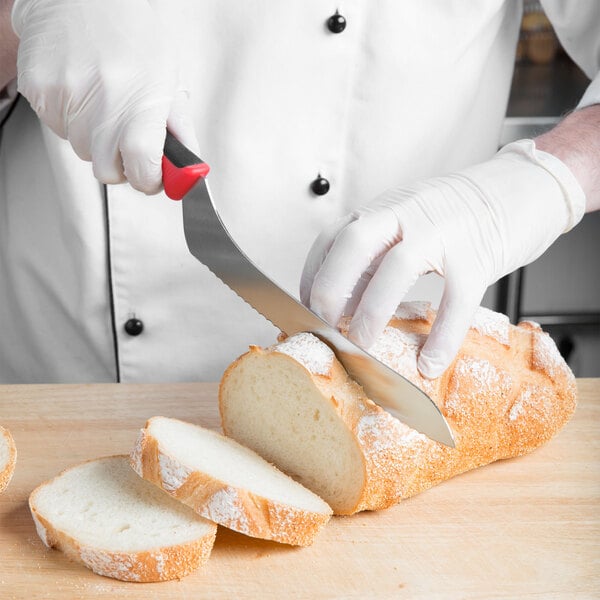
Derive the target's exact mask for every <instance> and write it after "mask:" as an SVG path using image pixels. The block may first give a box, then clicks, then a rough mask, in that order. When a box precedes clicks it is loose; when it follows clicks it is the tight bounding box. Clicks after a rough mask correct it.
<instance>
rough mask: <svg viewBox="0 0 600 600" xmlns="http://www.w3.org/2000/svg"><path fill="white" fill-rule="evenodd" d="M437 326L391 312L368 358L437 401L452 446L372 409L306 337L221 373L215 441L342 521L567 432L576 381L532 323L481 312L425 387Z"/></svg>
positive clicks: (428, 314) (249, 356)
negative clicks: (288, 481)
mask: <svg viewBox="0 0 600 600" xmlns="http://www.w3.org/2000/svg"><path fill="white" fill-rule="evenodd" d="M434 318H435V311H433V310H432V309H431V308H430V306H429V304H428V303H424V302H415V303H405V304H402V305H400V307H399V308H398V310H397V312H396V315H395V316H394V318H393V319H392V320H391V321H390V323H389V325H388V327H387V328H386V330H385V331H384V333H383V335H382V336H381V337H380V338H379V339H378V340H377V341H376V343H375V344H374V346H373V347H372V348H371V352H372V354H374V355H375V356H376V357H377V358H379V359H380V360H381V361H383V362H384V363H386V364H387V365H388V366H389V367H391V368H392V369H394V370H396V371H397V372H399V373H401V374H402V375H404V376H405V377H407V378H408V379H410V380H411V381H412V382H413V383H415V384H416V385H417V386H419V387H420V388H421V389H423V390H424V391H425V392H426V393H427V394H428V395H429V396H430V397H431V398H432V399H433V400H434V402H435V403H436V404H437V406H438V407H439V408H440V410H441V411H442V413H443V414H444V416H445V417H446V419H447V420H448V422H449V424H450V426H451V428H452V430H453V432H454V435H455V440H456V447H455V448H449V447H447V446H444V445H443V444H440V443H438V442H434V441H432V440H430V439H429V438H427V437H426V436H424V435H422V434H420V433H418V432H417V431H415V430H413V429H411V428H409V427H408V426H406V425H405V424H403V423H401V422H400V421H398V420H397V419H395V418H394V417H392V416H391V415H390V414H389V413H387V412H385V411H384V410H383V409H381V408H380V407H378V406H376V405H375V404H374V403H373V402H371V400H369V398H367V397H366V396H365V394H364V392H363V390H362V388H361V387H360V386H359V385H358V384H357V383H355V382H354V381H353V380H352V379H350V377H349V376H348V375H347V373H346V372H345V371H344V369H343V368H342V366H341V364H340V363H339V362H338V361H337V359H336V358H335V356H334V354H333V352H332V351H331V350H330V349H329V348H328V346H326V345H325V344H323V343H322V342H321V341H319V340H318V339H317V338H316V337H314V336H312V335H311V334H308V333H304V334H298V335H295V336H293V337H290V338H288V339H287V340H285V341H283V342H282V343H279V344H276V345H274V346H272V347H269V348H266V349H262V348H259V347H251V348H250V351H249V352H248V353H246V354H244V355H243V356H241V357H240V358H238V359H237V360H236V361H235V362H234V363H233V364H231V365H230V366H229V368H228V369H227V370H226V372H225V374H224V376H223V378H222V381H221V385H220V391H219V405H220V411H221V418H222V425H223V431H224V432H225V434H226V435H228V436H230V437H232V438H234V439H236V440H237V441H239V442H240V443H241V444H244V445H246V446H248V447H250V448H252V449H253V450H255V451H256V452H257V453H258V454H260V455H261V456H263V457H264V458H265V459H267V460H268V461H270V462H272V463H273V464H275V465H277V466H278V467H279V468H280V469H281V470H282V471H284V472H286V473H287V474H288V475H290V476H291V477H294V478H295V479H297V480H298V481H299V482H301V483H302V484H303V485H305V486H306V487H308V488H309V489H311V490H312V491H314V492H315V493H316V494H318V495H319V496H321V497H322V498H323V499H324V500H325V501H326V502H327V503H328V504H329V505H330V506H331V507H332V508H333V510H334V513H336V514H342V515H348V514H352V513H355V512H357V511H361V510H375V509H381V508H385V507H388V506H391V505H393V504H395V503H397V502H399V501H400V500H402V499H404V498H408V497H409V496H412V495H414V494H417V493H419V492H422V491H423V490H426V489H427V488H429V487H431V486H433V485H436V484H438V483H440V482H442V481H444V480H446V479H449V478H450V477H453V476H454V475H457V474H459V473H462V472H464V471H468V470H469V469H474V468H476V467H480V466H482V465H485V464H488V463H490V462H492V461H495V460H499V459H503V458H509V457H514V456H519V455H522V454H525V453H527V452H530V451H532V450H533V449H535V448H537V447H538V446H540V445H541V444H543V443H544V442H546V441H548V440H549V439H550V438H551V437H552V436H553V435H554V434H555V433H556V432H557V431H558V430H559V429H560V428H561V427H562V426H563V425H564V424H565V423H566V422H567V420H568V419H569V417H570V416H571V414H572V413H573V411H574V409H575V399H576V386H575V379H574V377H573V374H572V373H571V371H570V369H569V368H568V366H567V364H566V363H565V361H564V360H563V359H562V357H561V356H560V354H559V352H558V350H557V348H556V346H555V344H554V342H553V341H552V339H551V338H550V336H549V335H548V334H546V333H544V332H543V331H542V330H541V328H540V327H539V326H538V325H536V324H534V323H530V322H525V323H521V324H519V325H518V326H513V325H510V324H509V321H508V318H507V317H506V316H504V315H501V314H498V313H494V312H492V311H490V310H487V309H484V308H481V309H479V311H478V312H477V314H476V315H475V318H474V321H473V323H472V326H471V329H470V330H469V332H468V334H467V336H466V339H465V341H464V343H463V345H462V347H461V350H460V352H459V353H458V356H457V357H456V359H455V360H454V362H453V363H452V365H451V366H450V367H449V368H448V369H447V371H446V372H445V373H444V374H443V375H442V376H441V377H439V378H438V379H435V380H427V379H424V378H422V377H421V375H420V374H419V372H418V370H417V356H418V353H419V351H420V349H421V348H422V347H423V344H424V342H425V340H426V338H427V335H428V333H429V331H430V328H431V325H432V323H433V320H434Z"/></svg>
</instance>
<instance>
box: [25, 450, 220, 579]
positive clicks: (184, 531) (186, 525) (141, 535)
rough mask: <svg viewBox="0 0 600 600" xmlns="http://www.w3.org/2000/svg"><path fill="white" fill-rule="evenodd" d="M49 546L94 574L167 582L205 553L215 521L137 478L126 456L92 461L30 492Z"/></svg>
mask: <svg viewBox="0 0 600 600" xmlns="http://www.w3.org/2000/svg"><path fill="white" fill-rule="evenodd" d="M29 507H30V509H31V514H32V515H33V520H34V522H35V526H36V529H37V532H38V534H39V536H40V538H41V539H42V541H43V542H44V544H46V546H48V547H52V548H57V549H59V550H62V551H63V552H65V553H66V554H67V555H68V556H69V557H71V558H72V559H74V560H76V561H78V562H81V563H83V564H84V565H85V566H86V567H88V568H90V569H92V571H94V572H95V573H98V574H99V575H105V576H106V577H113V578H114V579H121V580H123V581H140V582H152V581H167V580H169V579H179V578H181V577H183V576H184V575H187V574H189V573H191V572H192V571H194V570H195V569H197V568H198V567H199V566H200V565H202V564H203V563H205V562H206V561H207V560H208V557H209V556H210V552H211V550H212V546H213V543H214V540H215V535H216V531H217V526H216V525H215V524H214V523H212V522H210V521H207V520H206V519H202V518H201V517H199V516H198V515H197V514H195V513H194V511H192V510H190V509H189V508H188V507H187V506H184V505H183V504H181V503H180V502H177V501H175V500H173V499H172V498H169V496H168V495H167V494H164V493H163V492H161V491H160V490H159V489H157V488H156V487H155V486H153V485H151V484H149V483H148V482H147V481H144V480H143V479H142V478H141V477H138V476H137V475H136V474H135V473H134V472H133V470H132V469H131V467H130V466H129V461H128V458H127V457H126V456H110V457H105V458H99V459H96V460H91V461H88V462H85V463H82V464H80V465H77V466H75V467H72V468H70V469H67V470H66V471H63V472H62V473H61V474H60V475H58V476H57V477H55V478H54V479H52V480H50V481H48V482H46V483H43V484H42V485H40V486H38V487H37V488H36V489H35V490H34V491H33V492H32V494H31V496H30V497H29Z"/></svg>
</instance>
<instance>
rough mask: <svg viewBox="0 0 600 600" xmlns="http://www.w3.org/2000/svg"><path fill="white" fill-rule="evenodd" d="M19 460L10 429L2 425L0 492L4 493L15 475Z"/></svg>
mask: <svg viewBox="0 0 600 600" xmlns="http://www.w3.org/2000/svg"><path fill="white" fill-rule="evenodd" d="M16 462H17V448H16V446H15V442H14V440H13V438H12V435H10V431H8V429H4V427H0V493H2V492H3V491H4V490H5V489H6V487H7V486H8V484H9V483H10V480H11V478H12V476H13V473H14V471H15V464H16Z"/></svg>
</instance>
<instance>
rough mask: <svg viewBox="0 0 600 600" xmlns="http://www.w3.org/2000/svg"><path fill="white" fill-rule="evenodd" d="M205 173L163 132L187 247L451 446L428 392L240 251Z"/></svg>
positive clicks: (388, 404)
mask: <svg viewBox="0 0 600 600" xmlns="http://www.w3.org/2000/svg"><path fill="white" fill-rule="evenodd" d="M207 173H208V165H206V163H204V162H203V161H202V160H201V159H200V158H198V157H197V156H196V155H195V154H193V153H192V152H191V151H190V150H188V149H187V148H186V147H185V146H183V145H182V144H181V143H180V142H179V141H178V140H177V139H176V138H175V137H174V136H172V135H171V134H170V133H168V132H167V138H166V141H165V149H164V157H163V181H164V185H165V191H166V192H167V195H168V196H169V197H171V198H174V199H181V198H182V197H183V224H184V232H185V238H186V241H187V245H188V248H189V250H190V252H191V253H192V254H193V255H194V256H195V257H196V258H197V259H198V260H199V261H200V262H201V263H203V264H204V265H206V266H207V267H208V268H209V269H210V270H211V271H212V272H213V273H214V274H215V275H216V276H217V277H218V278H219V279H220V280H221V281H223V282H224V283H225V284H226V285H227V286H229V287H230V288H231V289H232V290H233V291H234V292H236V293H237V294H238V295H239V296H240V297H241V298H242V299H243V300H245V301H246V302H247V303H248V304H250V305H251V306H252V307H253V308H254V309H256V310H257V311H258V312H259V313H260V314H261V315H263V316H264V317H265V318H266V319H268V320H269V321H271V322H272V323H273V324H274V325H275V326H276V327H278V328H279V329H281V331H283V332H285V333H286V334H287V335H294V334H295V333H299V332H304V331H307V332H310V333H312V334H314V335H315V336H317V337H318V338H320V339H321V340H322V341H324V342H325V343H326V344H327V345H328V346H329V347H330V348H331V349H332V350H333V352H334V353H335V355H336V356H337V358H338V359H339V361H340V362H341V363H342V365H343V366H344V368H345V369H346V371H347V372H348V373H349V375H350V376H351V377H352V378H353V379H354V380H355V381H357V382H358V383H359V384H360V385H361V386H362V387H363V389H364V390H365V393H366V394H367V396H368V397H369V398H371V400H373V401H374V402H376V403H377V404H379V405H380V406H381V407H383V408H384V409H385V410H387V411H388V412H390V413H391V414H392V415H394V416H395V417H397V418H398V419H400V420H401V421H402V422H403V423H405V424H406V425H408V426H409V427H412V428H413V429H416V430H417V431H419V432H421V433H423V434H425V435H427V436H428V437H430V438H432V439H434V440H437V441H439V442H441V443H443V444H446V445H448V446H451V447H454V437H453V435H452V430H451V429H450V427H449V425H448V423H447V422H446V419H445V418H444V416H443V415H442V413H441V412H440V410H439V408H438V407H437V406H436V404H435V403H434V402H433V401H432V400H431V398H429V396H427V394H425V393H424V392H423V391H422V390H420V389H419V388H418V387H416V386H415V385H414V384H413V383H411V382H410V381H409V380H408V379H406V378H404V377H402V376H401V375H400V374H398V373H396V372H395V371H393V370H392V369H390V368H389V367H387V366H386V365H384V364H383V363H382V362H380V361H379V360H377V359H376V358H375V357H373V356H371V355H370V354H369V353H368V352H365V351H364V350H363V349H362V348H360V347H358V346H356V345H355V344H353V343H352V342H350V341H349V340H348V339H347V338H345V337H344V336H343V335H342V334H341V333H340V332H339V331H338V330H337V329H335V328H333V327H331V326H330V325H329V324H328V323H326V322H325V321H324V320H323V319H321V318H320V317H319V316H318V315H317V314H315V313H314V312H312V311H311V310H310V309H308V308H307V307H305V306H304V305H303V304H302V303H300V302H299V301H298V300H296V299H295V298H294V297H293V296H291V295H290V294H288V293H287V292H286V291H285V290H283V289H282V288H280V287H279V286H278V285H276V284H275V283H274V282H273V281H272V280H271V279H269V277H267V276H266V275H265V274H264V273H263V272H262V271H261V270H260V269H259V268H258V267H257V266H256V265H255V264H254V263H253V262H252V261H251V260H250V259H249V258H248V257H247V256H246V255H245V254H244V252H243V251H242V250H241V249H240V248H239V247H238V245H237V244H236V243H235V241H234V240H233V238H232V237H231V235H230V234H229V232H228V230H227V228H226V226H225V224H224V223H223V221H222V220H221V217H220V216H219V212H218V209H217V207H216V205H215V203H214V202H213V199H212V196H211V194H210V190H209V187H208V182H207V181H206V175H207Z"/></svg>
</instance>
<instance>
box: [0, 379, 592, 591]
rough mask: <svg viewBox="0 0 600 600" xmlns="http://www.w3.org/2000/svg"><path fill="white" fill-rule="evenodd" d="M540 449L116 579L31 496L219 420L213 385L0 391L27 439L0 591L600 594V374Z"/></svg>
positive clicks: (1, 521)
mask: <svg viewBox="0 0 600 600" xmlns="http://www.w3.org/2000/svg"><path fill="white" fill-rule="evenodd" d="M578 384H579V390H580V395H579V406H578V408H577V411H576V414H575V416H574V417H573V419H572V421H571V422H570V423H569V424H568V425H567V426H566V427H565V428H564V429H563V430H562V431H561V432H560V433H559V434H558V435H557V436H556V438H554V439H553V440H552V441H551V442H550V443H548V444H547V445H546V446H544V447H543V448H540V449H539V450H537V451H536V452H534V453H533V454H531V455H529V456H526V457H522V458H519V459H514V460H509V461H503V462H498V463H494V464H492V465H489V466H487V467H485V468H482V469H479V470H477V471H472V472H470V473H467V474H464V475H461V476H460V477H457V478H455V479H453V480H450V481H448V482H446V483H444V484H443V485H440V486H438V487H436V488H434V489H432V490H429V491H427V492H425V493H423V494H421V495H419V496H417V497H415V498H412V499H410V500H407V501H405V502H403V503H401V504H399V505H398V506H396V507H394V508H391V509H388V510H385V511H380V512H377V513H363V514H359V515H356V516H353V517H345V518H334V519H333V520H332V521H331V522H330V524H329V525H328V526H327V527H326V529H325V530H324V532H323V533H322V534H321V535H320V537H318V538H317V541H316V542H315V544H314V545H313V546H311V547H309V548H304V549H298V548H292V547H288V546H283V545H278V544H276V543H273V542H266V541H260V540H253V539H251V538H247V537H245V536H243V535H240V534H236V533H232V532H230V531H227V530H225V529H223V528H219V532H218V534H217V541H216V544H215V547H214V550H213V553H212V556H211V559H210V561H209V563H208V564H207V565H205V566H204V567H203V568H202V569H200V570H199V571H197V572H196V573H194V574H192V575H190V576H188V577H186V578H184V579H183V580H181V581H174V582H167V583H158V584H132V583H122V582H118V581H115V580H112V579H107V578H104V577H100V576H98V575H95V574H94V573H92V572H91V571H88V570H87V569H86V568H85V567H83V566H81V565H79V564H76V563H73V562H71V561H69V560H68V559H67V558H66V557H65V556H64V555H63V554H62V553H60V552H57V551H55V550H48V549H46V548H45V547H44V546H43V545H42V543H41V541H40V540H39V539H38V537H37V535H36V533H35V529H34V525H33V522H32V520H31V517H30V514H29V510H28V507H27V497H28V495H29V493H30V492H31V490H32V489H33V488H34V487H35V486H36V485H37V484H39V483H40V482H42V481H44V480H46V479H48V478H50V477H52V476H54V475H55V474H57V473H58V472H59V471H60V470H62V469H63V468H65V467H67V466H70V465H72V464H74V463H77V462H79V461H82V460H84V459H88V458H93V457H96V456H102V455H107V454H116V453H125V452H128V451H129V449H130V447H131V445H132V443H133V441H134V439H135V436H136V433H137V430H138V429H139V428H140V427H141V426H142V425H143V423H144V422H145V420H146V418H148V417H150V416H153V415H158V414H162V415H165V416H172V417H178V418H181V419H186V420H190V421H195V422H199V423H202V424H204V425H206V426H211V427H215V428H216V427H217V426H218V412H217V407H216V392H217V386H216V385H214V384H176V385H173V384H169V385H123V384H120V385H117V384H114V385H73V386H65V385H60V386H0V423H1V424H2V425H4V426H6V427H8V428H9V429H10V430H11V431H12V433H13V436H14V438H15V442H16V444H17V448H18V460H17V469H16V472H15V476H14V478H13V481H12V482H11V484H10V485H9V487H8V489H7V490H6V492H5V493H4V494H3V495H1V496H0V598H2V600H8V599H12V598H19V599H20V598H28V599H29V598H61V599H63V600H66V599H70V598H111V599H115V598H124V599H128V598H144V599H152V598H182V599H183V598H227V599H237V598H252V599H271V598H278V599H279V598H306V599H310V600H312V599H321V598H357V599H358V598H361V599H366V598H411V599H412V598H427V599H439V598H448V599H456V598H477V599H482V598H493V599H494V600H498V599H500V598H511V599H513V598H536V599H537V598H539V599H544V600H546V599H549V598H600V379H596V380H591V379H588V380H580V381H579V382H578Z"/></svg>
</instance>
